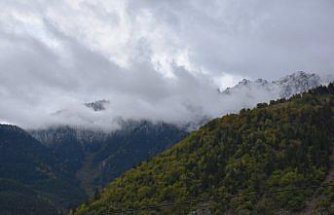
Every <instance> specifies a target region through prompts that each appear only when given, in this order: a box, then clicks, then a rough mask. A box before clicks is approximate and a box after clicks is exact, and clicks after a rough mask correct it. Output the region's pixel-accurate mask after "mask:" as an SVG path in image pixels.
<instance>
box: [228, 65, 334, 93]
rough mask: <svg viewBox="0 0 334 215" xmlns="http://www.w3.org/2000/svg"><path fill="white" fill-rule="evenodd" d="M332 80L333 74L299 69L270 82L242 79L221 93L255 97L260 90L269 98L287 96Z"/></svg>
mask: <svg viewBox="0 0 334 215" xmlns="http://www.w3.org/2000/svg"><path fill="white" fill-rule="evenodd" d="M333 80H334V76H330V75H328V76H323V77H320V76H319V75H317V74H314V73H312V74H309V73H306V72H303V71H299V72H295V73H293V74H291V75H287V76H285V77H283V78H280V79H279V80H277V81H272V82H269V81H267V80H264V79H261V78H260V79H257V80H255V81H251V80H247V79H243V80H242V81H240V82H239V83H238V84H236V85H235V86H233V87H229V88H227V89H225V90H223V91H222V94H223V95H229V96H234V95H235V96H237V95H240V94H244V95H247V96H249V97H256V96H257V93H260V94H261V92H262V93H268V95H270V96H272V98H271V99H276V98H289V97H291V96H292V95H294V94H297V93H302V92H306V91H307V90H309V89H312V88H315V87H318V86H320V85H322V84H328V83H329V82H330V81H333Z"/></svg>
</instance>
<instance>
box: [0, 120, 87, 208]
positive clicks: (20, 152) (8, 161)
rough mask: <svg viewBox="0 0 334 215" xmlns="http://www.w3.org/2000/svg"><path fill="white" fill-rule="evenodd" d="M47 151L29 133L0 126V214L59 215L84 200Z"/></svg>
mask: <svg viewBox="0 0 334 215" xmlns="http://www.w3.org/2000/svg"><path fill="white" fill-rule="evenodd" d="M59 163H60V162H59V160H58V158H57V157H56V156H55V155H54V154H53V152H52V151H51V150H49V149H48V148H47V147H45V146H44V145H43V144H41V143H40V142H38V141H37V140H36V139H34V138H33V137H32V136H31V135H30V134H29V133H27V132H26V131H24V130H22V129H21V128H19V127H16V126H12V125H0V188H1V189H0V208H1V214H60V213H62V212H64V211H65V209H66V208H69V207H73V206H75V205H77V204H78V203H79V202H81V201H83V200H84V199H85V198H86V197H85V194H84V192H83V191H82V190H81V189H80V188H79V187H78V186H77V181H76V180H73V178H72V177H71V175H70V174H69V172H68V170H67V169H66V168H63V166H61V165H59Z"/></svg>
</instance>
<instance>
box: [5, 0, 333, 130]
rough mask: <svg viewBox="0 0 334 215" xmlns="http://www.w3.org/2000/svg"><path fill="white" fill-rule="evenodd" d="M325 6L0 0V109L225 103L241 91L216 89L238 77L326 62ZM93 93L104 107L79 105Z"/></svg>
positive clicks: (39, 118)
mask: <svg viewBox="0 0 334 215" xmlns="http://www.w3.org/2000/svg"><path fill="white" fill-rule="evenodd" d="M333 7H334V4H333V2H332V1H330V0H320V1H312V0H306V1H293V2H291V1H285V0H283V1H279V2H277V1H267V2H265V3H264V2H263V1H258V0H252V1H247V2H245V1H241V0H237V1H233V2H231V1H216V2H211V3H208V2H204V1H186V0H185V1H169V2H168V3H167V2H163V1H136V2H135V3H134V2H131V1H82V0H81V1H70V0H68V1H55V0H49V1H43V0H42V1H30V2H22V1H15V0H14V1H12V0H11V1H6V0H4V1H1V2H0V8H2V9H1V10H2V12H1V14H0V99H1V103H0V121H2V122H10V123H14V124H18V125H21V126H23V127H26V128H35V127H41V126H46V125H53V124H70V125H83V126H92V127H96V126H98V127H103V128H115V127H117V125H118V122H119V120H120V118H122V119H124V120H127V119H133V120H140V119H149V120H153V121H160V120H163V121H166V122H171V123H177V124H182V123H187V122H190V121H196V120H200V119H202V118H206V117H215V116H219V115H221V114H224V113H227V112H231V111H236V110H237V109H238V108H240V107H242V106H243V105H242V103H240V101H241V100H240V98H238V100H234V99H231V98H229V99H226V98H224V97H222V96H221V94H219V92H218V90H217V89H224V88H226V87H227V86H231V85H233V84H235V83H237V81H239V80H240V79H241V78H244V77H246V78H250V79H256V78H258V77H262V78H266V79H269V80H274V79H277V78H279V77H281V76H283V75H287V74H289V73H292V72H294V71H296V70H305V71H308V72H315V73H319V74H327V73H332V71H333V69H334V62H333V61H332V59H331V56H333V55H334V26H333V22H332V21H331V20H333V19H334V14H333V13H332V11H333ZM257 98H259V99H267V95H265V96H263V95H262V94H261V93H258V97H257ZM101 99H106V100H108V101H110V103H108V104H107V106H108V107H107V108H106V110H104V111H100V112H95V111H92V110H91V109H89V108H87V107H86V106H85V105H83V104H84V103H87V102H93V101H96V100H101ZM244 101H246V100H243V102H244ZM252 101H254V100H252ZM250 104H253V102H250V103H248V102H247V104H245V105H250Z"/></svg>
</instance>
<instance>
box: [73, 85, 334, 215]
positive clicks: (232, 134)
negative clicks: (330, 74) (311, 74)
mask: <svg viewBox="0 0 334 215" xmlns="http://www.w3.org/2000/svg"><path fill="white" fill-rule="evenodd" d="M333 109H334V86H333V84H330V85H329V86H328V87H319V88H317V89H314V90H311V91H310V92H308V93H304V94H302V95H296V96H294V97H293V98H291V99H289V100H288V101H285V99H281V100H278V101H271V102H270V104H269V105H268V104H265V103H262V104H258V106H257V108H255V109H253V110H248V109H247V110H246V109H244V110H241V111H240V113H239V114H230V115H227V116H224V117H222V118H218V119H215V120H212V121H211V122H209V123H207V124H206V125H205V126H203V127H202V128H200V129H199V130H198V131H196V132H193V133H192V134H190V135H189V136H188V137H187V138H185V139H184V140H183V141H181V142H180V143H178V144H177V145H175V146H174V147H172V148H171V149H169V150H167V151H165V152H163V153H162V154H160V155H158V156H155V157H154V158H153V159H151V160H149V161H147V162H144V163H142V164H141V165H139V166H138V167H136V168H134V169H132V170H130V171H128V172H126V173H125V174H123V176H121V177H120V178H118V179H116V180H115V181H113V182H112V183H111V184H109V186H108V187H106V188H105V189H104V191H103V192H102V193H101V194H100V195H99V196H96V197H95V198H94V199H92V200H91V201H90V202H88V203H86V204H83V205H82V206H81V207H80V208H78V209H76V211H75V212H73V213H74V214H85V215H86V214H103V213H105V212H107V211H109V212H121V211H123V212H131V211H132V212H134V213H135V214H181V213H185V212H186V213H189V212H191V211H199V210H203V211H206V212H207V213H209V214H210V213H211V214H224V213H228V214H277V213H281V212H282V211H288V213H297V212H300V213H306V212H307V213H309V212H310V210H312V211H316V210H327V211H328V212H329V210H331V209H330V207H331V206H333V202H334V189H333V185H334V183H333V182H331V178H329V173H330V170H331V168H332V161H331V157H332V153H333V139H334V115H333ZM311 203H312V205H311V207H310V204H311ZM306 209H307V210H308V211H305V210H306ZM332 212H333V211H332ZM330 213H331V212H330ZM111 214H112V213H111Z"/></svg>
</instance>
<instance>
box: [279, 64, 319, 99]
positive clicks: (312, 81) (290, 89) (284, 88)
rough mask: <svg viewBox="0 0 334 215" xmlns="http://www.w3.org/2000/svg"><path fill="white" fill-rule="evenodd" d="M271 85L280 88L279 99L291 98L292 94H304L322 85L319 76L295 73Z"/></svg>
mask: <svg viewBox="0 0 334 215" xmlns="http://www.w3.org/2000/svg"><path fill="white" fill-rule="evenodd" d="M273 84H276V85H278V87H279V88H280V97H285V98H287V97H291V96H292V95H294V94H297V93H301V92H305V91H307V90H309V89H312V88H315V87H317V86H319V85H321V84H322V81H321V78H320V76H318V75H316V74H307V73H305V72H302V71H300V72H296V73H294V74H292V75H289V76H287V77H284V78H282V79H280V80H278V81H276V82H273Z"/></svg>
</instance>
